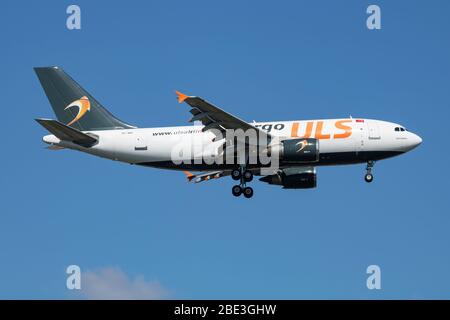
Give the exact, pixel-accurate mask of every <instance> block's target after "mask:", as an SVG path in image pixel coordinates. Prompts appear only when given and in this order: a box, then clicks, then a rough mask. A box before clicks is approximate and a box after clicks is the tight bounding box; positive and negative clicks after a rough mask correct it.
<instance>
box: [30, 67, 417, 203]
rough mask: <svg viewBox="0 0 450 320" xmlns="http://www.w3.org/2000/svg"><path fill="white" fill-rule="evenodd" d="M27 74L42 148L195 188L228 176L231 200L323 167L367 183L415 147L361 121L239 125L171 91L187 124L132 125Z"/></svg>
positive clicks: (66, 88) (390, 129)
mask: <svg viewBox="0 0 450 320" xmlns="http://www.w3.org/2000/svg"><path fill="white" fill-rule="evenodd" d="M34 70H35V72H36V74H37V76H38V78H39V81H40V83H41V85H42V87H43V89H44V91H45V93H46V95H47V98H48V100H49V102H50V104H51V106H52V108H53V111H54V112H55V114H56V118H57V120H52V119H36V121H37V122H38V123H39V124H40V125H42V126H43V127H44V128H45V129H47V130H48V131H49V132H50V133H51V134H49V135H46V136H44V137H43V141H44V142H45V143H47V144H48V145H49V147H48V148H49V149H53V150H59V149H72V150H78V151H81V152H85V153H88V154H91V155H95V156H99V157H103V158H107V159H111V160H117V161H121V162H125V163H130V164H135V165H141V166H146V167H154V168H162V169H173V170H180V171H183V172H184V173H185V174H186V175H187V179H188V181H190V182H195V183H198V182H202V181H207V180H212V179H218V178H221V177H225V176H230V177H231V178H232V179H233V180H236V181H237V184H236V185H234V186H233V187H232V194H233V195H234V196H236V197H238V196H240V195H243V196H244V197H246V198H251V197H252V196H253V189H252V188H251V187H250V186H248V183H249V182H251V181H252V180H253V177H254V176H260V179H259V180H260V181H262V182H265V183H268V184H272V185H278V186H281V187H283V188H285V189H305V188H315V187H316V185H317V178H316V177H317V174H316V167H318V166H325V165H344V164H358V163H365V164H367V165H366V173H365V177H364V178H365V181H366V182H372V181H373V179H374V177H373V173H372V168H373V166H374V164H375V162H376V161H379V160H383V159H387V158H390V157H394V156H397V155H401V154H403V153H405V152H408V151H410V150H412V149H414V148H415V147H417V146H418V145H420V144H421V142H422V139H421V138H420V137H419V136H418V135H417V134H414V133H412V132H411V131H409V130H407V129H406V128H405V127H404V126H402V125H400V124H396V123H392V122H386V121H381V120H371V119H364V118H353V117H349V118H342V119H318V120H294V121H272V122H246V121H244V120H241V119H240V118H238V117H236V116H234V115H232V114H230V113H228V112H226V111H224V110H222V109H220V108H218V107H216V106H215V105H213V104H211V103H210V102H207V101H206V100H204V99H202V98H199V97H196V96H188V95H185V94H183V93H181V92H178V91H177V92H176V94H177V96H178V102H179V103H186V104H187V105H188V106H189V112H190V113H191V114H192V118H191V119H190V122H194V125H189V126H177V127H160V128H138V127H136V126H133V125H130V124H128V123H126V122H124V121H121V120H119V119H118V118H116V117H115V116H113V115H112V114H111V113H110V112H109V111H108V110H107V109H106V108H104V107H103V106H102V105H101V104H100V103H99V102H98V101H97V100H96V99H95V98H94V97H93V96H92V95H90V94H89V93H88V92H87V91H86V90H84V89H83V88H82V87H81V86H80V85H79V84H78V83H77V82H75V81H74V80H73V79H72V78H71V77H70V76H69V75H68V74H66V73H65V72H64V71H63V70H62V69H61V68H59V67H39V68H34ZM238 133H239V134H238ZM239 151H243V152H241V153H239ZM191 171H196V172H197V173H196V174H194V173H191Z"/></svg>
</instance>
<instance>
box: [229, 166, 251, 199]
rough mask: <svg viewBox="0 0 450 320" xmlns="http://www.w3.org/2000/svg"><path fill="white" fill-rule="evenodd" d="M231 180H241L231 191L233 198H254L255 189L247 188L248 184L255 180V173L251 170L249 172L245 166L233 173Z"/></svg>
mask: <svg viewBox="0 0 450 320" xmlns="http://www.w3.org/2000/svg"><path fill="white" fill-rule="evenodd" d="M231 178H233V180H236V181H237V180H240V183H239V184H237V185H235V186H233V188H232V189H231V192H232V193H233V196H235V197H239V196H240V195H241V194H243V195H244V197H246V198H251V197H253V189H252V188H251V187H246V183H247V182H250V181H252V180H253V173H252V172H251V171H250V170H247V169H246V168H245V167H244V166H240V167H239V168H236V169H234V170H233V171H231Z"/></svg>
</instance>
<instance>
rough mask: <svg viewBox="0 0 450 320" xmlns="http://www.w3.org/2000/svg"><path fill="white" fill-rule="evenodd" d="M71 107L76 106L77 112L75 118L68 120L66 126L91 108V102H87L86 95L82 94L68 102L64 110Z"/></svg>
mask: <svg viewBox="0 0 450 320" xmlns="http://www.w3.org/2000/svg"><path fill="white" fill-rule="evenodd" d="M72 107H78V114H77V115H76V117H75V118H73V120H72V121H70V122H69V123H68V124H67V125H68V126H70V125H71V124H74V123H75V122H77V121H78V120H80V119H81V118H83V116H84V115H85V114H86V112H88V111H90V110H91V103H90V102H89V99H88V97H86V96H83V97H81V98H80V99H78V100H75V101H74V102H72V103H69V105H68V106H67V107H65V108H64V110H67V109H69V108H72Z"/></svg>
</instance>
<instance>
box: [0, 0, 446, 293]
mask: <svg viewBox="0 0 450 320" xmlns="http://www.w3.org/2000/svg"><path fill="white" fill-rule="evenodd" d="M75 3H76V4H78V5H79V6H80V7H81V11H82V29H81V30H78V31H69V30H67V29H66V17H67V14H66V13H65V11H66V8H67V6H68V5H69V4H72V3H71V2H66V1H39V2H31V3H30V2H24V1H6V2H3V5H2V11H3V12H4V15H2V19H1V20H0V37H1V40H2V44H3V45H2V53H1V56H0V57H1V64H2V77H0V84H1V88H3V90H2V102H3V103H2V106H3V109H2V118H3V128H2V133H3V139H2V157H1V158H0V162H1V168H2V171H1V172H2V178H1V179H0V193H1V195H2V196H1V201H0V298H33V299H35V298H44V299H45V298H63V299H65V298H69V299H70V298H74V297H75V298H78V297H94V296H93V295H92V294H91V295H90V296H89V293H86V292H84V293H76V294H75V293H73V292H70V291H68V290H67V289H66V287H65V284H66V274H65V268H66V267H67V266H68V265H70V264H77V265H79V266H80V267H81V269H82V271H85V272H88V274H89V275H90V279H97V281H99V282H101V281H103V284H105V283H106V285H111V286H113V285H114V284H113V283H116V282H117V283H119V284H118V285H117V287H113V289H116V290H125V291H130V292H131V293H130V296H132V297H139V292H144V296H145V297H149V296H148V295H145V293H146V292H147V291H152V290H154V289H155V288H156V289H155V290H156V291H157V293H155V295H156V296H157V295H158V293H160V292H163V293H164V294H162V296H164V297H171V298H187V299H190V298H192V299H198V298H211V299H215V298H237V299H239V298H244V299H247V298H276V299H278V298H286V299H303V298H344V299H346V298H368V299H379V298H386V299H395V298H406V299H410V298H450V290H449V289H450V273H449V272H448V270H450V253H449V250H448V248H449V245H450V232H449V228H450V210H449V209H450V206H449V197H448V186H447V182H448V181H449V179H450V173H449V170H447V167H446V166H447V164H448V160H449V148H448V147H447V146H448V138H447V136H448V127H449V126H448V121H449V118H450V117H449V116H450V111H449V110H450V90H449V84H450V59H449V57H450V44H449V41H448V40H449V33H450V25H449V23H450V22H449V20H448V12H450V3H449V2H448V1H371V2H368V1H356V0H354V1H277V2H275V1H258V2H250V1H247V2H244V1H190V2H189V3H188V2H186V1H170V2H162V1H127V2H121V3H116V2H111V1H95V2H93V1H76V2H75ZM372 3H374V4H378V5H379V6H380V7H381V11H382V29H381V30H379V31H369V30H368V29H367V28H366V22H365V21H366V17H367V14H366V8H367V6H368V5H369V4H372ZM47 65H59V66H61V67H63V68H64V69H65V70H66V71H67V72H68V73H69V74H71V76H72V77H74V78H75V79H76V80H77V81H78V82H80V83H81V84H82V85H83V86H84V87H85V88H86V89H87V90H88V91H89V92H91V93H92V94H93V95H94V96H95V97H96V98H97V99H98V100H99V101H101V102H102V104H104V105H105V106H106V107H107V108H108V109H109V110H110V111H112V112H113V113H114V114H115V115H117V116H118V117H119V118H121V119H123V120H126V121H127V122H129V123H132V124H135V125H138V126H166V125H167V126H169V125H185V124H186V123H187V120H188V119H189V113H188V111H187V108H186V107H185V106H183V105H178V104H177V102H176V98H175V95H174V90H176V89H178V90H181V91H183V92H186V93H188V94H193V95H199V96H202V97H204V98H206V99H208V100H210V101H212V102H214V103H215V104H216V105H218V106H220V107H222V108H224V109H225V110H227V111H229V112H231V113H233V114H235V115H237V116H239V117H241V118H243V119H246V120H248V121H251V120H256V121H268V120H291V119H292V120H293V119H309V118H333V117H347V116H348V115H350V114H351V115H353V116H354V117H366V118H376V119H383V120H388V121H393V122H397V123H401V124H403V125H405V126H406V127H407V128H409V129H410V130H412V131H413V132H416V133H417V134H419V135H420V136H421V137H422V138H423V140H424V142H423V144H422V145H421V146H420V147H419V148H418V149H416V150H414V151H413V152H411V153H408V154H406V155H403V156H400V157H397V158H394V159H390V160H386V161H382V162H379V163H377V164H376V166H375V171H374V173H375V181H374V182H373V183H372V184H370V185H369V184H366V183H365V182H364V180H363V175H364V165H354V166H344V167H326V168H319V169H318V188H317V189H314V190H305V191H301V190H297V191H295V190H282V189H281V188H278V187H275V186H269V185H265V184H262V183H259V182H257V183H254V185H253V186H254V189H255V196H254V198H253V199H252V200H251V201H248V200H246V199H244V198H234V197H232V195H231V191H230V189H231V186H232V185H233V182H232V180H231V179H222V180H220V182H219V181H214V182H210V183H202V184H198V185H189V184H187V183H186V181H185V177H184V175H183V174H182V173H178V172H171V171H160V170H156V169H147V168H139V167H135V166H129V165H125V164H121V163H116V162H112V161H108V160H104V159H99V158H94V157H90V156H88V155H85V154H81V153H77V152H74V151H58V152H53V151H49V150H46V149H45V148H44V144H43V143H42V141H41V137H42V136H43V135H44V134H46V132H45V131H44V130H43V128H41V127H40V126H39V125H38V124H37V123H35V122H34V120H33V119H34V118H36V117H52V118H53V117H54V115H53V113H52V110H51V108H50V105H49V103H48V101H47V99H46V97H45V95H44V93H43V91H42V90H41V87H40V85H39V82H38V80H37V78H36V76H35V74H34V73H33V71H32V67H33V66H47ZM371 264H377V265H379V266H380V267H381V272H382V289H381V290H368V289H367V287H366V278H367V275H366V273H365V272H366V268H367V266H369V265H371ZM111 270H112V271H111ZM111 274H113V276H112V278H114V279H115V280H117V279H118V278H120V279H119V280H118V281H116V282H114V281H113V280H111ZM108 277H110V278H108ZM99 279H100V280H99ZM92 285H95V283H94V284H92ZM82 286H83V284H82ZM136 288H138V289H137V291H139V292H138V293H136V292H132V291H133V290H136ZM142 288H144V289H142ZM146 290H147V291H146Z"/></svg>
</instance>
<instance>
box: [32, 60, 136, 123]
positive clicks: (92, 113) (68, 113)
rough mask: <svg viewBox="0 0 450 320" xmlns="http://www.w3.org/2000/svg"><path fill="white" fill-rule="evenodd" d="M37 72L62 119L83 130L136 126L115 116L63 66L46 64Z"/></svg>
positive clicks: (61, 120)
mask: <svg viewBox="0 0 450 320" xmlns="http://www.w3.org/2000/svg"><path fill="white" fill-rule="evenodd" d="M34 71H35V72H36V74H37V76H38V78H39V81H40V82H41V85H42V88H44V91H45V94H46V95H47V98H48V100H49V101H50V104H51V105H52V108H53V111H54V112H55V114H56V117H57V118H58V120H59V121H60V122H62V123H64V124H66V125H68V126H70V127H72V128H75V129H78V130H81V131H86V130H111V129H127V128H134V127H133V126H131V125H129V124H126V123H125V122H123V121H121V120H119V119H117V118H116V117H114V116H113V115H112V114H111V113H110V112H109V111H108V110H106V109H105V108H104V107H103V106H102V105H101V104H100V103H99V102H98V101H97V100H95V98H94V97H93V96H91V95H90V94H89V93H88V92H87V91H86V90H84V89H83V88H82V87H81V86H80V85H79V84H78V83H76V82H75V81H74V80H73V79H72V78H71V77H70V76H69V75H68V74H67V73H65V72H64V70H63V69H61V68H58V67H42V68H34Z"/></svg>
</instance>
